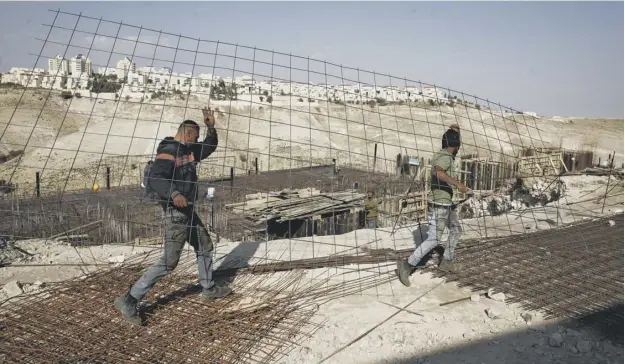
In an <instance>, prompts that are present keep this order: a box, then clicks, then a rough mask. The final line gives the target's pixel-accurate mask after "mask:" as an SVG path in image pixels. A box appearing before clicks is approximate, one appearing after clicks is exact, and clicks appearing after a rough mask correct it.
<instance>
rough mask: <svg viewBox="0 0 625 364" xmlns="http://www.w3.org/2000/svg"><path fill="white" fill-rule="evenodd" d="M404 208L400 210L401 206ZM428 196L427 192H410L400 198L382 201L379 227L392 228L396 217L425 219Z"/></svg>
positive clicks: (394, 197) (389, 198)
mask: <svg viewBox="0 0 625 364" xmlns="http://www.w3.org/2000/svg"><path fill="white" fill-rule="evenodd" d="M404 202H405V206H404V207H403V208H402V204H403V203H404ZM427 213H428V194H427V191H419V192H411V193H408V194H406V195H402V196H390V197H386V198H384V199H383V200H382V203H381V204H380V214H379V217H378V221H379V226H380V227H388V226H393V224H394V223H395V221H397V218H398V216H400V215H401V218H402V219H408V220H414V221H417V220H420V219H424V220H425V219H427Z"/></svg>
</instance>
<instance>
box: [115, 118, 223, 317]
mask: <svg viewBox="0 0 625 364" xmlns="http://www.w3.org/2000/svg"><path fill="white" fill-rule="evenodd" d="M202 112H203V114H204V123H205V124H206V127H207V128H208V133H207V135H206V138H205V139H204V141H202V142H200V143H198V137H199V134H200V126H199V125H198V124H197V123H196V122H194V121H192V120H185V121H184V122H182V124H180V127H179V128H178V132H177V133H176V136H175V137H173V138H172V137H167V138H165V139H163V140H162V141H161V143H160V144H159V146H158V148H157V151H156V158H155V160H154V163H153V164H152V166H151V168H150V174H149V176H148V177H149V178H148V181H147V185H146V188H147V189H148V192H149V193H148V195H149V196H153V197H154V198H156V199H157V200H158V202H159V203H160V204H161V206H162V208H163V215H164V220H165V236H164V244H163V247H164V251H163V255H162V256H161V258H160V259H159V260H158V261H157V262H155V263H154V265H152V266H151V267H150V268H148V270H147V271H146V272H145V273H144V274H143V276H142V277H141V278H140V279H139V280H138V281H137V282H136V283H135V284H134V286H132V288H131V289H130V290H129V291H128V292H126V293H124V294H123V295H122V296H120V297H118V298H117V299H115V302H114V303H115V307H116V308H117V309H118V310H119V311H120V312H121V313H122V316H123V317H124V319H126V320H127V321H128V322H130V323H132V324H136V325H140V324H141V319H140V317H139V315H138V312H137V305H138V303H139V302H140V301H141V299H142V298H143V297H144V296H145V294H146V293H147V292H148V291H149V290H150V289H151V288H152V287H153V286H154V285H155V284H156V282H158V281H159V280H160V279H161V278H162V277H163V276H165V275H167V274H168V273H169V272H171V271H173V270H174V269H175V268H176V266H177V265H178V260H179V259H180V254H181V252H182V249H183V247H184V244H185V242H187V241H188V242H189V244H190V245H191V246H193V248H194V249H195V253H196V257H197V265H198V272H199V280H200V284H201V285H202V288H203V292H202V295H201V297H202V299H203V300H214V299H217V298H221V297H224V296H227V295H229V294H230V293H232V290H231V289H230V288H228V287H223V286H216V285H215V282H214V281H213V278H212V274H213V260H212V251H213V243H212V241H211V239H210V236H209V235H208V231H207V230H206V227H205V226H204V224H203V223H202V221H201V220H200V218H199V216H198V215H197V213H195V211H194V208H193V206H194V203H195V201H196V200H197V198H198V195H199V193H198V185H197V179H198V178H197V171H196V164H197V163H198V162H200V161H201V160H203V159H205V158H207V157H208V156H209V155H211V154H212V153H213V152H214V151H215V149H216V148H217V131H216V130H215V116H214V112H213V111H211V110H210V109H203V110H202Z"/></svg>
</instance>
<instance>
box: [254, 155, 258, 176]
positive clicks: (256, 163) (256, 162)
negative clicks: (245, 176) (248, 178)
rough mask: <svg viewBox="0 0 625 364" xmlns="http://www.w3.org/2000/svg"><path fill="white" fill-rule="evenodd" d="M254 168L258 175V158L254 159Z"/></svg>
mask: <svg viewBox="0 0 625 364" xmlns="http://www.w3.org/2000/svg"><path fill="white" fill-rule="evenodd" d="M254 168H256V174H258V158H254Z"/></svg>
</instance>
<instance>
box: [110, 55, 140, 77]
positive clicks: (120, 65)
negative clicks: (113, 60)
mask: <svg viewBox="0 0 625 364" xmlns="http://www.w3.org/2000/svg"><path fill="white" fill-rule="evenodd" d="M135 72H137V65H136V64H135V63H134V62H133V61H131V60H130V58H128V57H124V59H121V60H119V61H117V69H116V70H115V74H116V75H117V78H119V79H123V78H124V77H128V74H129V73H135Z"/></svg>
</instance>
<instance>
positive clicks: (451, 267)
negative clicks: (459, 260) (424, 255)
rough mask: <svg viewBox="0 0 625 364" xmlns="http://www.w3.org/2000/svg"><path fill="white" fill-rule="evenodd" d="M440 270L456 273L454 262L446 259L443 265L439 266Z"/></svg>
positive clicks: (442, 261)
mask: <svg viewBox="0 0 625 364" xmlns="http://www.w3.org/2000/svg"><path fill="white" fill-rule="evenodd" d="M438 269H440V270H442V271H443V272H446V273H454V272H455V271H456V269H455V267H454V261H453V260H450V259H445V258H443V260H441V263H440V264H439V265H438Z"/></svg>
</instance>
